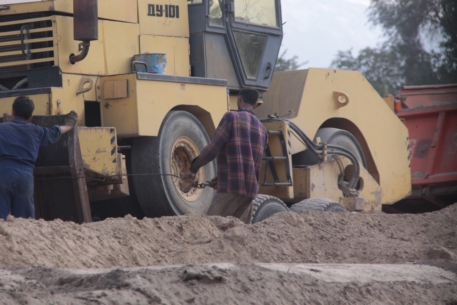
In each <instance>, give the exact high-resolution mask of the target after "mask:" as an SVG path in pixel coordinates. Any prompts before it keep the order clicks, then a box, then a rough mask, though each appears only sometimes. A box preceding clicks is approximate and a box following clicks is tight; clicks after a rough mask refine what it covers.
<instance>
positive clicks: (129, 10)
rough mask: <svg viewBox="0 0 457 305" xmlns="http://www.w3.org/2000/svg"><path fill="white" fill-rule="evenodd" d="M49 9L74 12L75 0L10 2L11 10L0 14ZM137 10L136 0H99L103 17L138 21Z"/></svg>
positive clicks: (100, 15)
mask: <svg viewBox="0 0 457 305" xmlns="http://www.w3.org/2000/svg"><path fill="white" fill-rule="evenodd" d="M49 11H51V12H52V11H57V12H63V13H69V14H73V0H53V1H51V0H49V1H37V2H32V3H17V4H10V9H9V10H4V11H0V16H1V15H14V14H23V13H36V12H49ZM137 11H138V6H137V1H136V0H116V1H113V0H98V16H99V18H101V19H111V20H119V21H124V22H133V23H138V14H137ZM72 37H73V36H72Z"/></svg>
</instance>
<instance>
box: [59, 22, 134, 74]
mask: <svg viewBox="0 0 457 305" xmlns="http://www.w3.org/2000/svg"><path fill="white" fill-rule="evenodd" d="M56 23H57V35H58V37H57V46H58V52H59V56H58V58H59V66H60V69H61V70H62V71H63V72H66V73H75V74H76V73H77V74H93V75H106V74H121V73H129V72H130V70H131V66H130V63H131V60H132V56H133V55H134V54H138V53H139V39H138V36H139V27H138V25H137V24H129V23H121V22H116V21H99V22H98V26H99V32H98V38H99V39H98V40H96V41H92V42H91V45H90V49H89V54H88V55H87V57H86V58H85V59H84V60H83V61H80V62H77V63H76V64H74V65H72V64H71V63H70V60H69V59H68V57H69V56H70V54H72V53H73V54H79V50H78V44H79V41H75V40H73V19H72V18H70V17H64V16H57V17H56Z"/></svg>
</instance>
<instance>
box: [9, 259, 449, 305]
mask: <svg viewBox="0 0 457 305" xmlns="http://www.w3.org/2000/svg"><path fill="white" fill-rule="evenodd" d="M281 266H282V267H286V268H287V269H285V270H284V271H283V272H281V271H280V270H277V269H275V268H274V267H275V266H270V265H267V266H265V265H262V264H242V265H233V264H227V263H225V264H217V265H200V266H168V267H152V268H130V269H113V270H59V269H55V268H45V267H40V268H34V269H15V270H7V271H1V270H0V304H8V305H10V304H43V305H49V304H75V305H76V304H170V305H171V304H261V305H273V304H285V305H286V304H287V305H291V304H296V305H298V304H332V305H346V304H347V305H349V304H351V305H352V304H382V305H386V304H445V305H455V304H457V284H453V283H452V282H451V283H449V281H448V282H447V283H446V281H445V280H442V279H440V278H439V277H437V276H436V274H435V273H434V272H436V270H434V269H433V267H428V266H421V268H416V270H421V269H424V271H423V278H425V277H427V278H429V277H435V281H427V280H423V279H420V278H414V277H413V278H412V279H414V280H411V278H410V280H409V281H405V280H397V281H393V280H392V279H391V280H384V279H383V278H382V276H380V275H379V273H382V271H381V270H382V269H384V268H389V265H384V266H380V265H374V266H378V268H377V270H374V271H375V273H374V274H373V276H374V277H376V278H378V280H377V281H368V280H366V279H365V280H364V279H358V277H357V275H358V274H360V272H363V269H364V268H368V267H369V265H365V266H360V265H356V266H355V267H356V268H358V269H360V270H358V271H356V272H357V273H355V274H353V276H352V277H354V276H355V277H356V280H354V279H353V278H352V279H351V278H350V276H348V274H347V273H345V274H343V275H344V276H341V277H338V276H335V273H334V274H333V275H331V276H327V277H326V276H325V275H326V272H328V271H329V270H331V269H326V268H325V267H329V268H332V266H322V264H320V265H315V266H311V267H310V266H309V265H303V266H304V268H307V269H308V270H304V271H306V274H303V273H300V272H298V271H299V270H294V267H296V266H295V265H292V266H284V265H281ZM371 266H373V265H371ZM397 266H398V267H397ZM390 267H391V269H392V265H390ZM394 267H395V269H397V268H398V270H397V271H398V272H399V273H402V274H404V275H405V276H404V277H403V278H406V277H411V276H412V274H411V271H412V270H414V269H413V268H411V267H410V266H408V265H395V266H394ZM414 267H416V266H414ZM435 269H437V270H439V269H438V268H435ZM448 273H449V272H448ZM444 274H446V273H444ZM446 275H447V276H448V277H453V274H446ZM373 276H372V277H373ZM332 278H336V280H335V279H332ZM454 278H455V279H457V277H454Z"/></svg>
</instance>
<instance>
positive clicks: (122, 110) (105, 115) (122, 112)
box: [98, 74, 156, 137]
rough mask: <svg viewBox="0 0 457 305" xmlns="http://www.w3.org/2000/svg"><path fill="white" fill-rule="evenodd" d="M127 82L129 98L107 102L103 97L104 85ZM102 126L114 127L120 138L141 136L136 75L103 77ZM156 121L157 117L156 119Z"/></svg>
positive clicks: (100, 92) (101, 96)
mask: <svg viewBox="0 0 457 305" xmlns="http://www.w3.org/2000/svg"><path fill="white" fill-rule="evenodd" d="M121 80H127V83H128V85H127V88H128V90H129V91H128V97H127V98H123V99H110V100H105V99H104V97H103V91H104V84H105V82H110V81H121ZM98 84H99V85H100V90H98V95H100V98H101V99H100V103H101V112H102V125H103V126H114V127H116V130H117V135H118V136H124V137H125V136H137V135H138V134H139V127H138V104H137V103H138V102H137V88H136V75H135V74H128V75H117V76H111V77H102V78H100V80H99V83H98ZM154 120H156V117H154Z"/></svg>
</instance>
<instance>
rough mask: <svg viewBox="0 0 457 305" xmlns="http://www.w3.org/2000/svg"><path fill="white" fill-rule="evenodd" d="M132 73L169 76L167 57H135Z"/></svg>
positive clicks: (152, 55)
mask: <svg viewBox="0 0 457 305" xmlns="http://www.w3.org/2000/svg"><path fill="white" fill-rule="evenodd" d="M132 71H133V72H148V73H153V74H167V55H166V54H157V53H151V54H137V55H135V56H133V61H132Z"/></svg>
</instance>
